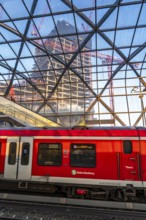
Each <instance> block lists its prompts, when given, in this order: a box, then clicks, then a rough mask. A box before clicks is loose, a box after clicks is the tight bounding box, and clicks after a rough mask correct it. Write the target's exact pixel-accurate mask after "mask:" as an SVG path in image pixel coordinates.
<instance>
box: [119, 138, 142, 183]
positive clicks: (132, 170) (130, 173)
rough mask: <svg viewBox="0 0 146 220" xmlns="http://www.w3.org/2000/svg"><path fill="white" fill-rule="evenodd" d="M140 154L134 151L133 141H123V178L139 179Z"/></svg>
mask: <svg viewBox="0 0 146 220" xmlns="http://www.w3.org/2000/svg"><path fill="white" fill-rule="evenodd" d="M138 168H139V155H138V153H136V152H133V147H132V142H131V141H129V140H124V141H123V152H122V154H121V174H122V175H121V178H122V179H124V180H139V175H140V174H139V169H138Z"/></svg>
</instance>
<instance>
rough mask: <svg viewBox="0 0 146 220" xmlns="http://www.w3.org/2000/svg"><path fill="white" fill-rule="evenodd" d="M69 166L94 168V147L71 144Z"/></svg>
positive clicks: (91, 145)
mask: <svg viewBox="0 0 146 220" xmlns="http://www.w3.org/2000/svg"><path fill="white" fill-rule="evenodd" d="M70 165H71V166H73V167H95V165H96V151H95V145H93V144H72V145H71V153H70Z"/></svg>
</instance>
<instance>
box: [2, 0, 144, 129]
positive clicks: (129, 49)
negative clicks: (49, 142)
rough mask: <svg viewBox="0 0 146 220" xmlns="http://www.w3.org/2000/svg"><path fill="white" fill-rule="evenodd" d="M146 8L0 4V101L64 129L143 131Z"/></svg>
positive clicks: (36, 1) (31, 0)
mask: <svg viewBox="0 0 146 220" xmlns="http://www.w3.org/2000/svg"><path fill="white" fill-rule="evenodd" d="M145 12H146V1H145V0H110V1H109V0H84V1H81V0H0V95H2V96H4V97H6V98H8V99H10V100H12V101H15V102H16V103H18V104H20V105H22V106H24V107H26V108H28V109H30V110H32V111H34V112H37V113H39V114H41V115H43V116H45V117H47V118H49V119H51V120H53V121H55V122H58V123H60V124H61V125H62V126H70V127H73V126H76V125H78V124H79V123H80V122H82V121H83V122H85V123H86V125H87V126H98V125H99V126H107V125H109V126H145V125H146V118H145V111H146V106H145V103H146V95H145V90H146V70H145V68H146V16H145Z"/></svg>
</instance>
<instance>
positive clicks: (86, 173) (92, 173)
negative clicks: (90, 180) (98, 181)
mask: <svg viewBox="0 0 146 220" xmlns="http://www.w3.org/2000/svg"><path fill="white" fill-rule="evenodd" d="M71 174H72V175H73V176H75V175H77V174H78V175H92V176H94V175H95V173H94V172H86V171H76V170H72V171H71Z"/></svg>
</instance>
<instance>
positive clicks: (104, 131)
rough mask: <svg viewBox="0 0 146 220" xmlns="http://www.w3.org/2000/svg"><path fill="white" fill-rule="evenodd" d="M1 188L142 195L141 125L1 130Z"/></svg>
mask: <svg viewBox="0 0 146 220" xmlns="http://www.w3.org/2000/svg"><path fill="white" fill-rule="evenodd" d="M0 188H1V189H4V188H7V189H12V188H13V189H18V190H31V191H37V192H38V191H44V192H48V193H57V192H61V193H65V194H66V195H67V196H68V197H79V198H92V199H112V200H124V201H127V200H138V199H140V198H145V197H146V128H140V127H139V128H129V127H128V128H111V127H110V128H88V129H87V128H82V129H80V128H78V129H62V128H51V129H38V128H37V129H35V128H34V129H29V128H22V129H20V128H10V129H1V130H0Z"/></svg>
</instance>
